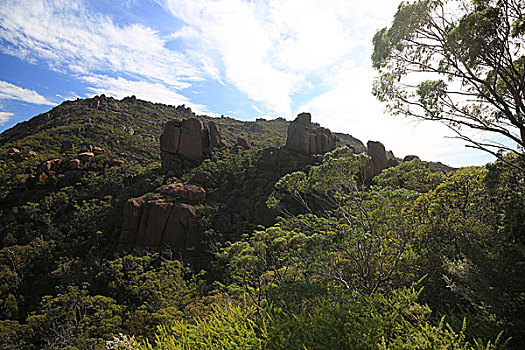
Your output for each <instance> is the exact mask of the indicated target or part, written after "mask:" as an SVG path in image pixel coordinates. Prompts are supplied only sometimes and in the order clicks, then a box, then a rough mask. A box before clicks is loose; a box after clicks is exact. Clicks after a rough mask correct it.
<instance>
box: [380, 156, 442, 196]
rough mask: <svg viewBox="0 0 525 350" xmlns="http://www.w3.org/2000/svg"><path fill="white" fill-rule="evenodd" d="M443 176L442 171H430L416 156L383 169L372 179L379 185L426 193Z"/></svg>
mask: <svg viewBox="0 0 525 350" xmlns="http://www.w3.org/2000/svg"><path fill="white" fill-rule="evenodd" d="M445 178H446V176H445V174H444V173H443V172H441V171H432V170H431V169H430V168H429V167H428V165H427V163H425V162H422V161H420V160H419V159H418V158H416V159H414V160H412V161H410V162H402V163H401V164H399V166H396V167H391V168H388V169H385V170H383V171H382V172H381V174H379V175H377V176H376V177H375V178H374V181H375V182H376V183H377V184H378V185H379V186H381V187H392V188H404V189H407V190H412V191H416V192H419V193H426V192H428V191H430V190H433V189H434V188H436V187H437V185H439V184H440V183H441V182H443V181H444V180H445Z"/></svg>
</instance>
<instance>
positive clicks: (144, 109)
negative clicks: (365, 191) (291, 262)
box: [0, 95, 450, 349]
mask: <svg viewBox="0 0 525 350" xmlns="http://www.w3.org/2000/svg"><path fill="white" fill-rule="evenodd" d="M338 146H348V147H347V148H338V149H337V150H336V147H338ZM362 152H365V153H367V154H368V156H369V158H366V157H364V156H363V155H356V154H359V153H362ZM341 155H344V157H350V159H354V158H355V159H354V160H355V161H359V162H361V163H360V164H361V168H360V170H359V177H360V178H361V180H360V181H363V183H362V185H363V186H368V185H369V184H370V183H378V184H380V185H381V186H383V184H386V185H387V186H388V185H389V184H390V183H391V182H392V181H394V180H393V179H395V181H397V182H398V183H405V184H406V183H411V184H413V183H415V184H416V185H414V186H416V187H414V189H416V190H418V191H420V192H422V193H423V192H428V191H429V189H431V188H434V187H435V186H437V184H438V183H440V182H441V181H443V179H444V176H445V175H444V172H443V171H448V170H450V168H447V167H446V166H445V167H441V168H439V169H437V170H440V171H435V170H433V169H434V168H435V166H432V165H430V164H427V163H424V162H421V161H419V159H417V160H416V161H415V162H408V161H407V162H403V161H400V160H399V159H396V158H395V157H393V156H392V154H391V152H387V151H386V150H385V147H384V146H383V145H382V144H381V143H380V142H368V143H367V146H365V145H363V143H362V142H361V141H359V140H357V139H355V138H354V137H352V136H351V135H346V134H340V133H332V132H331V131H330V130H328V129H325V128H322V127H321V126H320V125H318V124H315V123H311V116H310V115H309V114H308V113H302V114H300V115H299V116H298V118H297V119H296V120H295V121H293V122H288V121H286V120H284V119H282V118H277V119H273V120H264V119H257V120H256V121H238V120H235V119H232V118H228V117H221V118H211V117H208V116H198V115H195V113H193V112H192V111H191V109H189V108H187V107H185V106H178V107H174V106H168V105H163V104H154V103H150V102H147V101H142V100H138V99H136V98H135V97H126V98H124V99H122V100H116V99H114V98H111V97H106V96H104V95H101V96H95V97H93V98H89V99H77V100H75V101H66V102H64V103H62V104H61V105H60V106H58V107H56V108H53V109H52V110H50V111H49V112H47V113H43V114H41V115H38V116H36V117H34V118H32V119H30V120H28V121H26V122H23V123H20V124H18V125H16V126H14V127H13V128H11V129H9V130H6V131H4V132H3V133H2V134H0V247H1V248H0V268H1V272H0V280H2V281H3V282H2V283H1V284H0V344H2V346H3V348H25V347H27V348H56V347H62V346H65V345H71V346H73V345H72V344H76V345H74V346H75V348H79V349H80V348H89V347H90V346H91V345H89V344H94V343H97V342H98V343H100V341H101V339H107V338H108V336H110V335H112V334H113V335H115V334H118V333H119V332H120V330H121V329H125V330H126V332H128V333H129V334H132V333H133V334H136V335H141V334H142V335H144V336H148V337H150V336H152V335H153V334H154V333H155V331H156V326H157V325H158V324H161V323H163V322H164V321H166V320H171V319H172V318H173V317H175V316H174V315H176V314H177V315H178V313H180V312H183V313H184V314H186V315H190V314H191V312H192V311H191V310H190V309H191V306H192V305H193V302H190V301H189V300H194V301H195V302H196V300H200V301H198V303H201V302H203V303H204V304H206V303H207V302H206V301H204V300H205V299H202V300H201V299H199V298H201V297H202V298H208V297H212V296H213V295H214V292H212V291H213V290H214V289H213V288H215V287H214V286H217V285H221V284H222V285H223V286H226V285H229V284H230V283H232V281H231V278H232V275H231V274H230V272H228V268H227V267H226V266H224V265H221V261H222V260H221V259H223V258H222V257H221V256H222V255H221V254H223V253H220V252H221V251H223V250H222V249H223V248H222V247H225V246H228V244H230V243H228V242H236V241H242V240H243V239H244V238H243V237H245V236H246V235H247V234H248V235H249V234H250V233H252V232H254V233H255V232H257V230H258V229H261V228H268V227H271V226H272V225H274V224H275V225H279V222H278V221H279V220H281V219H279V216H282V215H284V214H286V215H296V214H300V213H302V212H303V210H304V208H303V205H305V204H306V203H309V204H308V206H307V209H308V211H310V212H311V213H315V212H319V211H324V210H337V209H338V208H337V206H336V205H335V203H336V202H330V203H328V204H327V203H324V202H322V201H320V200H319V199H320V198H317V196H318V193H317V192H316V191H319V190H320V189H316V191H314V192H310V193H308V194H304V197H301V196H299V197H297V198H295V200H297V199H300V202H299V203H300V205H298V204H297V203H296V202H294V195H292V196H288V195H287V196H284V197H279V191H275V192H274V190H275V189H276V187H279V188H281V189H282V188H286V186H290V185H295V184H296V183H302V182H301V181H304V178H302V176H308V175H305V174H309V171H310V170H312V169H318V168H320V167H321V166H322V164H323V162H326V161H328V160H330V159H331V158H330V157H336V158H337V157H340V156H341ZM344 157H343V158H344ZM352 157H354V158H352ZM412 158H417V157H415V156H413V157H412ZM412 158H411V159H412ZM398 164H400V165H399V166H396V165H398ZM387 168H388V169H387ZM337 169H339V168H337V167H335V168H334V169H333V170H334V171H335V170H337ZM341 169H345V168H341ZM355 170H356V169H354V170H352V171H355ZM441 170H443V171H441ZM301 171H304V172H301ZM348 171H351V168H349V169H348ZM406 173H407V174H408V173H409V174H410V176H408V177H407V176H405V174H406ZM310 174H312V176H313V175H314V174H316V173H315V171H314V172H311V173H310ZM380 174H381V175H380ZM413 174H416V177H415V178H414V177H413ZM378 175H380V176H378ZM376 176H378V177H377V178H378V179H379V180H375V178H376ZM301 179H303V180H301ZM328 180H329V179H328V178H327V183H326V185H331V184H332V182H331V181H332V180H329V181H328ZM334 181H336V179H334ZM334 183H335V182H334ZM283 186H284V187H283ZM400 186H401V185H400ZM404 186H406V185H404ZM272 201H280V202H281V203H282V204H283V206H280V207H276V206H274V205H272V203H271V202H272ZM310 202H311V203H310ZM283 208H284V210H285V211H282V210H281V209H283ZM298 227H299V226H298ZM174 276H178V277H174ZM197 276H200V277H197ZM199 286H200V287H199ZM159 288H160V289H159ZM199 288H200V289H199ZM221 288H222V287H221ZM197 295H198V296H199V297H198V298H197ZM146 301H147V302H146ZM185 308H190V309H188V310H190V311H188V310H186V309H185ZM75 310H85V315H84V314H82V315H80V316H79V315H78V312H77V311H75ZM176 310H178V311H176ZM182 310H186V311H182ZM83 312H84V311H83ZM74 315H77V316H74ZM84 316H85V317H84ZM78 317H80V318H78ZM97 317H98V319H97ZM97 320H98V321H97ZM57 325H59V326H57ZM57 327H58V328H57ZM50 329H53V332H54V333H49V332H50ZM59 339H66V340H63V343H60V342H58V340H59ZM82 342H85V343H82ZM6 344H7V345H6Z"/></svg>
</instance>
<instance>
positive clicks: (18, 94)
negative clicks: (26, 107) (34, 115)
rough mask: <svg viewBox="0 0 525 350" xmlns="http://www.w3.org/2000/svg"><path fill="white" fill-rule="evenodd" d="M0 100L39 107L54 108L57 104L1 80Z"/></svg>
mask: <svg viewBox="0 0 525 350" xmlns="http://www.w3.org/2000/svg"><path fill="white" fill-rule="evenodd" d="M0 100H17V101H22V102H27V103H32V104H37V105H47V106H54V105H55V103H53V102H50V101H48V100H47V99H46V98H45V97H44V96H42V95H40V94H39V93H37V92H36V91H33V90H29V89H24V88H22V87H20V86H17V85H14V84H11V83H8V82H7V81H1V80H0Z"/></svg>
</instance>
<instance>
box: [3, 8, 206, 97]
mask: <svg viewBox="0 0 525 350" xmlns="http://www.w3.org/2000/svg"><path fill="white" fill-rule="evenodd" d="M0 41H1V42H2V46H1V50H2V52H4V53H7V54H10V55H15V56H17V57H19V58H21V59H24V60H27V61H29V62H41V61H43V62H45V63H47V65H48V66H49V67H50V68H52V69H55V70H58V71H62V72H66V73H73V74H77V75H85V74H100V72H105V73H106V74H109V73H111V74H119V75H129V76H136V77H140V78H141V79H143V80H149V81H152V82H160V83H163V84H166V86H169V87H171V88H173V89H183V88H186V87H188V86H190V84H191V82H193V81H199V80H202V79H204V78H206V77H207V76H209V75H213V74H214V71H213V67H210V66H209V65H208V64H206V62H205V60H202V59H201V60H195V61H193V60H190V59H188V56H187V55H186V54H185V53H184V52H181V51H173V50H169V49H168V48H167V47H166V40H165V39H164V38H163V37H162V36H161V35H160V34H159V33H158V32H156V31H155V30H153V29H152V28H150V27H147V26H145V25H142V24H137V23H131V24H128V25H118V24H116V23H114V22H113V20H112V19H111V18H110V17H108V16H106V15H102V14H100V13H92V12H89V11H88V10H87V9H86V8H85V6H84V5H83V3H82V1H80V0H49V1H45V0H40V1H38V0H6V1H4V2H3V4H2V6H1V7H0Z"/></svg>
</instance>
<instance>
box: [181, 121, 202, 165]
mask: <svg viewBox="0 0 525 350" xmlns="http://www.w3.org/2000/svg"><path fill="white" fill-rule="evenodd" d="M207 136H208V132H207V131H206V132H205V129H204V124H203V123H202V122H201V121H200V120H199V119H196V118H189V119H184V120H183V121H182V128H181V135H180V143H179V149H178V153H179V154H180V155H182V156H183V157H186V158H189V159H191V160H193V161H199V160H200V159H201V158H202V157H203V155H204V149H205V148H206V146H208V145H209V140H207V139H206V138H207Z"/></svg>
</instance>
